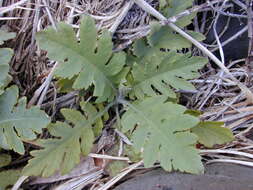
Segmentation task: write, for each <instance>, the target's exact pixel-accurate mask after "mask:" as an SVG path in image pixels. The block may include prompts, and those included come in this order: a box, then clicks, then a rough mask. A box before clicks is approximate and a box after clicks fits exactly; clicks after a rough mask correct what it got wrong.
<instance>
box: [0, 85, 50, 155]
mask: <svg viewBox="0 0 253 190" xmlns="http://www.w3.org/2000/svg"><path fill="white" fill-rule="evenodd" d="M17 98H18V88H17V87H16V86H12V87H10V88H8V89H7V90H6V91H5V92H4V93H3V94H2V95H0V139H1V140H0V147H2V148H6V149H12V150H14V151H16V152H18V153H20V154H24V152H25V149H24V145H23V143H22V139H23V140H33V139H35V138H36V133H41V132H42V128H45V127H46V126H47V125H48V123H49V122H50V120H49V118H48V117H47V115H46V114H45V113H44V112H43V111H41V110H40V109H39V108H38V107H33V108H30V109H26V99H25V98H21V99H20V100H19V101H18V105H17V106H16V107H15V105H16V103H17Z"/></svg>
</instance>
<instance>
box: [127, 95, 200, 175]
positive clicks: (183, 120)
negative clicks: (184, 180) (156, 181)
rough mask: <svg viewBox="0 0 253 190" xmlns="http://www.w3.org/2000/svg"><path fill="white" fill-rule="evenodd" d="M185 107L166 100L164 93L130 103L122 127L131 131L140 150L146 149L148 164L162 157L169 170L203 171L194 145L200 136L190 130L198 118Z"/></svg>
mask: <svg viewBox="0 0 253 190" xmlns="http://www.w3.org/2000/svg"><path fill="white" fill-rule="evenodd" d="M185 111H186V108H185V107H183V106H181V105H178V104H173V103H171V102H166V97H165V96H156V97H151V98H146V99H144V100H143V101H137V102H136V103H135V104H132V105H129V109H128V110H127V111H126V113H125V114H124V115H123V117H122V127H123V128H122V130H123V132H128V131H130V132H132V140H133V143H134V147H135V148H136V149H137V150H138V151H141V150H142V149H143V157H144V164H145V166H146V167H151V166H152V165H153V164H154V163H155V162H156V161H160V163H161V166H162V167H163V168H164V169H165V170H167V171H172V169H173V170H179V171H183V172H184V171H186V172H190V173H200V172H203V166H202V163H201V157H200V155H199V154H198V150H197V149H196V148H195V144H196V141H197V137H196V136H195V135H194V134H192V133H191V132H190V131H189V129H191V128H193V127H194V126H196V125H197V124H198V122H199V120H198V118H196V117H194V116H191V115H188V114H185V113H184V112H185Z"/></svg>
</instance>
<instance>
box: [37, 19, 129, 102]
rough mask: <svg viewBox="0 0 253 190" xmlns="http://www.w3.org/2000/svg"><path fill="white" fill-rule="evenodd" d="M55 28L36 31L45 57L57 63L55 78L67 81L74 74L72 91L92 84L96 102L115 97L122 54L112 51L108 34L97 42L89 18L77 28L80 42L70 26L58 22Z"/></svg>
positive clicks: (123, 59) (93, 27) (122, 60)
mask: <svg viewBox="0 0 253 190" xmlns="http://www.w3.org/2000/svg"><path fill="white" fill-rule="evenodd" d="M57 28H58V30H57V31H55V30H54V29H53V28H52V27H51V28H49V29H47V30H46V31H42V32H39V33H38V34H37V38H36V39H37V40H38V42H39V45H40V47H41V48H42V49H45V50H47V51H48V57H49V58H50V59H52V60H55V61H58V62H60V65H59V67H58V69H57V70H56V73H55V74H56V76H58V77H61V78H69V79H70V78H73V77H74V76H75V75H77V77H76V79H75V81H74V84H73V88H74V89H83V88H84V89H87V88H88V87H90V86H91V85H94V93H93V95H94V96H96V97H98V99H97V102H103V101H106V100H109V101H110V100H112V99H113V97H114V96H115V94H116V87H115V82H114V79H115V78H116V77H117V74H119V73H120V71H121V70H122V69H123V66H124V64H125V54H124V53H123V52H120V53H113V52H112V46H113V45H112V40H111V36H110V33H109V32H107V31H104V32H103V33H102V34H101V36H100V38H99V39H98V35H97V31H96V27H95V22H94V20H93V19H92V18H90V17H88V16H86V17H85V18H84V19H83V20H82V22H81V25H80V43H79V42H78V41H77V39H76V37H75V32H74V31H73V29H72V27H71V26H70V25H67V24H65V23H59V24H58V25H57Z"/></svg>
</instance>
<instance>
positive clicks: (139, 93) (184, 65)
mask: <svg viewBox="0 0 253 190" xmlns="http://www.w3.org/2000/svg"><path fill="white" fill-rule="evenodd" d="M145 46H146V48H145V50H146V51H145V52H143V51H142V49H143V48H142V47H145ZM134 52H135V54H136V55H137V56H138V57H139V58H137V59H136V60H135V63H134V65H133V70H132V77H133V82H132V86H133V87H132V88H133V90H132V92H131V93H132V94H134V95H135V96H136V97H137V98H139V99H143V97H144V96H145V95H147V96H155V95H157V94H162V95H166V96H169V97H172V98H175V97H176V95H175V93H174V91H173V89H184V90H193V89H194V86H193V85H192V84H191V83H190V82H188V81H187V80H188V79H193V78H197V77H198V76H199V73H198V70H199V69H200V68H202V67H203V66H204V64H205V63H206V62H207V59H205V58H202V57H196V56H190V55H189V54H180V53H176V52H174V51H170V52H166V53H165V52H161V51H160V49H159V48H155V47H151V46H148V45H147V44H146V43H145V41H144V40H143V39H142V40H139V41H137V42H136V44H135V50H134Z"/></svg>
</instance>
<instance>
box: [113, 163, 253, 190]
mask: <svg viewBox="0 0 253 190" xmlns="http://www.w3.org/2000/svg"><path fill="white" fill-rule="evenodd" d="M115 190H253V168H250V167H246V166H240V165H235V164H229V163H213V164H210V165H207V166H206V171H205V174H203V175H191V174H184V173H179V172H173V173H168V172H165V171H163V170H162V169H156V170H153V171H151V172H147V173H145V174H142V175H140V176H137V177H135V178H133V179H130V180H128V181H126V182H124V183H122V184H120V185H119V186H117V187H116V188H115Z"/></svg>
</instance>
